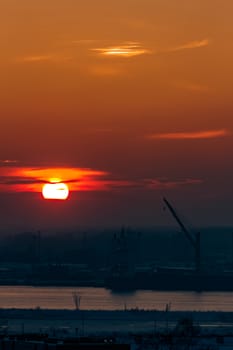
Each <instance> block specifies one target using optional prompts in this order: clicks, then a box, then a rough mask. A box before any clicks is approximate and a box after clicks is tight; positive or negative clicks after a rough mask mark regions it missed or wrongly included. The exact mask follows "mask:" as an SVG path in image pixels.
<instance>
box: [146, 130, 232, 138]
mask: <svg viewBox="0 0 233 350" xmlns="http://www.w3.org/2000/svg"><path fill="white" fill-rule="evenodd" d="M229 134H230V132H229V131H228V130H226V129H218V130H204V131H194V132H171V133H161V134H150V135H147V138H149V139H164V140H186V139H187V140H198V139H215V138H220V137H225V136H227V135H229Z"/></svg>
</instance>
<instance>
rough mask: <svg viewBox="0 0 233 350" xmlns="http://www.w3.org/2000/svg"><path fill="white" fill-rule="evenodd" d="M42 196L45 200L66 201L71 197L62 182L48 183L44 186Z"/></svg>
mask: <svg viewBox="0 0 233 350" xmlns="http://www.w3.org/2000/svg"><path fill="white" fill-rule="evenodd" d="M42 195H43V197H44V199H58V200H66V199H67V198H68V196H69V188H68V186H67V185H66V184H64V183H61V182H58V183H56V182H54V183H47V184H45V185H44V186H43V189H42Z"/></svg>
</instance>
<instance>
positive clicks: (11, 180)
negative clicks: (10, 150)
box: [0, 165, 202, 193]
mask: <svg viewBox="0 0 233 350" xmlns="http://www.w3.org/2000/svg"><path fill="white" fill-rule="evenodd" d="M48 182H65V183H67V184H68V186H69V189H70V191H71V192H76V191H130V190H144V191H146V190H162V189H174V188H177V187H180V186H193V185H199V184H201V183H202V180H200V179H190V178H188V179H186V178H184V179H161V178H149V179H148V178H138V179H134V178H124V177H117V176H114V174H111V173H108V172H105V171H100V170H95V169H86V168H74V167H73V168H69V167H67V168H65V167H63V168H56V167H55V168H48V167H40V168H33V167H23V166H22V167H19V166H16V167H9V166H7V165H6V166H5V167H2V168H1V176H0V192H13V193H14V192H41V190H42V187H43V185H44V184H45V183H48Z"/></svg>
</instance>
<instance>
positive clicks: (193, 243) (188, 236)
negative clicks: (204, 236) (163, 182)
mask: <svg viewBox="0 0 233 350" xmlns="http://www.w3.org/2000/svg"><path fill="white" fill-rule="evenodd" d="M163 201H164V203H165V204H166V206H167V207H168V209H169V210H170V212H171V214H172V216H173V217H174V219H175V220H176V221H177V223H178V224H179V226H180V227H181V229H182V231H183V232H184V234H185V236H186V237H187V239H188V240H189V241H190V243H191V244H192V246H193V247H195V246H196V242H195V239H194V238H193V236H192V235H191V233H190V232H189V231H188V230H187V228H186V227H185V226H184V224H183V222H182V221H181V219H180V218H179V216H178V214H177V213H176V211H175V209H174V208H173V206H172V205H171V204H170V203H169V202H168V200H167V199H166V198H163Z"/></svg>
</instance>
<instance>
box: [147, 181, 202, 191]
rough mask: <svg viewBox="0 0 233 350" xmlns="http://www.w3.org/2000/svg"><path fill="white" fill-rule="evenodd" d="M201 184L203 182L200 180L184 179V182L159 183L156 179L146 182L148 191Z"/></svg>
mask: <svg viewBox="0 0 233 350" xmlns="http://www.w3.org/2000/svg"><path fill="white" fill-rule="evenodd" d="M202 183H203V180H201V179H184V180H177V181H174V180H173V181H171V180H166V181H161V180H158V179H149V180H146V184H147V188H149V189H156V190H157V189H164V190H165V189H173V188H177V187H180V186H187V185H200V184H202Z"/></svg>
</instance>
